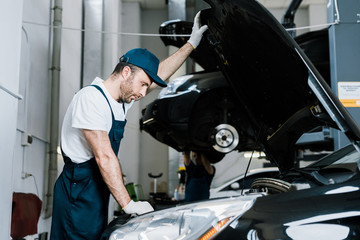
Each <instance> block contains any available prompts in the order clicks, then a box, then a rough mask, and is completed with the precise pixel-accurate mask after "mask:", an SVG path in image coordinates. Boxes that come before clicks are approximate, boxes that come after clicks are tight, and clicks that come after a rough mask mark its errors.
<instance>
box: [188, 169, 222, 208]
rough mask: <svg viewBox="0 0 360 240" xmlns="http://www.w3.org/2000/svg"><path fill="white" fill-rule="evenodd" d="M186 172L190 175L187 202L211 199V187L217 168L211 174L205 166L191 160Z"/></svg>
mask: <svg viewBox="0 0 360 240" xmlns="http://www.w3.org/2000/svg"><path fill="white" fill-rule="evenodd" d="M186 173H187V174H188V175H187V182H186V186H185V202H193V201H199V200H205V199H209V197H210V190H209V189H210V185H211V181H212V179H213V178H214V175H215V168H214V173H213V174H212V175H211V174H209V173H208V172H207V171H206V170H205V168H204V166H202V165H195V164H194V163H193V162H190V164H189V165H188V166H186Z"/></svg>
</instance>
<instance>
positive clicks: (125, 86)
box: [120, 76, 136, 103]
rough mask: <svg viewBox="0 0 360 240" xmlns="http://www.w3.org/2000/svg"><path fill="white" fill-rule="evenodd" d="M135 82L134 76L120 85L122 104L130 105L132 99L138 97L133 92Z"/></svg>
mask: <svg viewBox="0 0 360 240" xmlns="http://www.w3.org/2000/svg"><path fill="white" fill-rule="evenodd" d="M133 82H134V78H133V76H132V77H129V79H127V81H125V82H123V83H122V84H121V85H120V93H121V96H120V102H123V103H130V102H131V101H132V99H131V98H132V97H134V96H136V94H135V92H134V91H133Z"/></svg>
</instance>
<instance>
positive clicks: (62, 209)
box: [50, 85, 126, 240]
mask: <svg viewBox="0 0 360 240" xmlns="http://www.w3.org/2000/svg"><path fill="white" fill-rule="evenodd" d="M91 86H93V87H95V88H97V89H98V90H99V91H100V92H101V93H102V94H103V95H104V97H105V99H106V101H107V102H108V104H109V107H110V110H111V115H112V126H111V129H110V132H109V139H110V142H111V147H112V149H113V151H114V153H115V154H116V155H117V154H118V152H119V148H120V141H121V139H122V137H123V135H124V128H125V124H126V120H125V121H118V120H115V117H114V113H113V111H112V108H111V106H110V103H109V100H108V98H107V97H106V96H105V94H104V92H103V90H102V89H101V88H100V87H99V86H97V85H91ZM124 111H125V110H124ZM63 158H64V161H65V166H64V169H63V172H62V173H61V174H60V176H59V178H58V179H57V181H56V183H55V188H54V204H53V216H52V224H51V235H50V239H51V240H80V239H82V240H83V239H86V240H98V239H100V236H101V234H102V232H103V231H104V230H105V228H106V226H107V223H108V206H109V197H110V191H109V189H108V187H107V185H106V184H105V182H104V180H103V178H102V176H101V174H100V170H99V167H98V165H97V163H96V160H95V157H93V158H91V159H90V160H88V161H86V162H84V163H79V164H77V163H73V162H72V161H71V159H70V158H69V157H67V156H66V155H65V154H64V153H63Z"/></svg>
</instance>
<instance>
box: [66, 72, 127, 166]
mask: <svg viewBox="0 0 360 240" xmlns="http://www.w3.org/2000/svg"><path fill="white" fill-rule="evenodd" d="M91 85H98V86H100V87H101V89H102V90H103V91H104V93H105V95H106V97H107V99H108V100H109V102H110V105H111V108H112V110H113V113H114V117H115V120H119V121H125V117H126V112H127V111H128V109H129V108H130V107H131V106H132V104H133V102H131V103H129V104H127V103H119V102H117V101H116V100H115V99H113V98H112V97H111V95H110V94H109V92H108V91H107V90H106V88H105V86H104V84H103V80H102V79H100V78H95V80H94V81H93V82H92V83H91ZM123 104H124V105H125V106H124V107H123ZM124 108H125V112H124ZM111 126H112V117H111V109H110V107H109V104H108V102H107V101H106V99H105V97H104V95H103V94H102V93H101V92H100V91H99V90H98V89H96V88H95V87H92V86H87V87H84V88H82V89H81V90H80V91H79V92H77V93H76V94H75V96H74V98H73V100H72V101H71V103H70V105H69V107H68V109H67V111H66V113H65V117H64V121H63V125H62V129H61V147H62V150H63V151H64V153H65V154H66V156H68V157H69V158H70V159H71V160H72V161H73V162H75V163H82V162H86V161H87V160H90V159H91V158H92V157H93V156H94V154H93V152H92V150H91V147H90V145H89V144H88V143H87V141H86V139H85V137H84V134H83V133H82V129H88V130H103V131H106V132H108V133H109V131H110V129H111Z"/></svg>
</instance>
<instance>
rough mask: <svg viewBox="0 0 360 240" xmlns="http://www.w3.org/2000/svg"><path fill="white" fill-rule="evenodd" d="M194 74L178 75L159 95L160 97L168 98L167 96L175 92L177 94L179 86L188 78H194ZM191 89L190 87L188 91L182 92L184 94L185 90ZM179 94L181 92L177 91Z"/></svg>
mask: <svg viewBox="0 0 360 240" xmlns="http://www.w3.org/2000/svg"><path fill="white" fill-rule="evenodd" d="M192 77H193V75H184V76H181V77H177V78H175V79H174V80H172V81H171V82H170V83H169V84H168V85H167V87H166V88H163V89H162V90H161V91H160V93H159V95H158V99H162V98H166V97H170V96H172V95H174V94H176V93H177V92H176V90H177V88H178V87H179V86H181V85H182V84H184V83H185V82H186V81H187V80H188V79H190V78H192ZM190 90H191V89H188V91H184V92H182V93H180V94H183V93H185V92H189V91H190ZM177 94H179V93H177Z"/></svg>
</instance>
